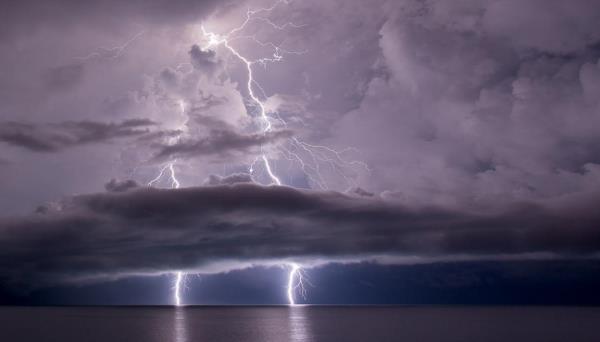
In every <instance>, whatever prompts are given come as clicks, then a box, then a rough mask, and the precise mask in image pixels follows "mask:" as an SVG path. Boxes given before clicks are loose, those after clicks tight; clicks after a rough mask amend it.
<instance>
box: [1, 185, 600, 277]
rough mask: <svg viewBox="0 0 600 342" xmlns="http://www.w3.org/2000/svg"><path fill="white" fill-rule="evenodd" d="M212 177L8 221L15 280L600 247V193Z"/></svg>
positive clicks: (7, 267)
mask: <svg viewBox="0 0 600 342" xmlns="http://www.w3.org/2000/svg"><path fill="white" fill-rule="evenodd" d="M238 178H240V177H238ZM240 179H242V181H243V182H247V181H248V179H246V178H245V177H241V178H240ZM212 183H213V184H232V183H233V185H214V186H202V187H190V188H185V189H156V188H147V187H139V186H136V185H135V183H132V182H123V183H117V182H114V181H113V182H111V183H109V184H108V185H107V189H108V190H110V191H109V192H105V193H97V194H89V195H80V196H76V197H71V198H67V199H64V200H62V201H60V202H55V203H53V204H50V205H48V206H45V207H40V208H39V209H38V210H37V213H36V214H33V215H28V216H23V217H15V218H10V219H9V218H6V219H3V220H2V221H0V256H1V258H0V260H2V261H1V262H0V274H1V275H2V277H3V278H4V279H5V280H6V281H9V282H11V283H12V282H20V281H25V282H30V283H33V284H41V283H44V282H47V281H57V280H65V279H75V278H86V277H94V276H99V275H111V274H113V275H114V274H143V273H159V272H163V271H168V270H173V269H183V270H203V268H204V269H208V268H210V267H211V266H212V269H213V270H214V265H218V264H220V265H229V266H222V267H221V269H218V270H220V271H224V270H227V268H228V267H229V268H232V267H236V266H233V265H238V266H237V267H239V265H247V264H248V263H251V262H263V263H278V262H285V261H286V260H304V261H306V262H311V260H312V262H319V261H320V262H322V261H327V260H361V259H363V260H364V259H369V258H373V257H376V256H378V257H382V256H387V257H389V258H392V257H401V256H409V257H410V256H415V255H416V256H419V257H422V258H428V257H429V258H437V259H440V258H442V259H451V258H452V257H457V256H463V257H464V256H470V257H472V258H474V259H476V258H481V257H488V258H494V257H499V256H507V255H527V254H532V253H546V254H550V255H556V256H563V257H565V256H567V257H593V256H595V255H597V253H598V252H600V232H598V230H597V227H598V225H599V224H600V216H599V215H598V213H597V210H595V209H594V208H593V206H590V205H587V204H589V203H592V201H594V200H597V199H599V198H600V195H599V194H597V193H596V194H590V195H589V196H587V197H586V198H574V199H570V200H568V201H567V200H565V201H563V202H560V203H548V204H539V203H538V204H536V203H522V204H519V205H514V206H511V207H509V208H505V209H503V210H501V211H498V212H496V213H490V214H486V215H481V214H473V213H468V212H460V211H452V210H446V209H441V208H436V207H429V208H426V209H419V210H415V209H410V208H406V207H404V206H402V205H400V204H397V203H390V202H388V201H384V200H381V199H379V198H372V197H365V196H358V195H349V194H342V193H337V192H319V191H306V190H297V189H293V188H289V187H264V186H260V185H256V184H252V183H239V184H237V183H235V182H229V181H223V182H215V181H213V182H212ZM382 260H384V259H382ZM390 260H391V259H390ZM15 265H19V267H14V266H15Z"/></svg>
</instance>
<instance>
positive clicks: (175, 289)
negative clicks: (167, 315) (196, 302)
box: [173, 272, 184, 306]
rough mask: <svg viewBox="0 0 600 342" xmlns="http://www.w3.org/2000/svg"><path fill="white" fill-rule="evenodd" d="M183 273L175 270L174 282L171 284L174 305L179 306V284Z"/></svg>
mask: <svg viewBox="0 0 600 342" xmlns="http://www.w3.org/2000/svg"><path fill="white" fill-rule="evenodd" d="M183 278H184V274H183V273H182V272H175V284H174V285H173V301H174V302H175V306H181V285H182V282H183Z"/></svg>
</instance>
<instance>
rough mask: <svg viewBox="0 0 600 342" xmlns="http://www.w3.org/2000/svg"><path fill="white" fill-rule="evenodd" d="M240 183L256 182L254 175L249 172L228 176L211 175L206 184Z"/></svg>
mask: <svg viewBox="0 0 600 342" xmlns="http://www.w3.org/2000/svg"><path fill="white" fill-rule="evenodd" d="M239 183H254V181H253V180H252V175H250V174H248V173H234V174H231V175H228V176H219V175H210V176H208V178H207V179H206V181H204V185H211V186H215V185H234V184H239Z"/></svg>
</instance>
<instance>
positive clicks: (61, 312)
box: [0, 306, 600, 342]
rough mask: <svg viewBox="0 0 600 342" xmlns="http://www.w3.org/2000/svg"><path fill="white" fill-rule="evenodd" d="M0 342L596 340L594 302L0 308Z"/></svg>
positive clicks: (598, 312)
mask: <svg viewBox="0 0 600 342" xmlns="http://www.w3.org/2000/svg"><path fill="white" fill-rule="evenodd" d="M0 341H3V342H20V341H34V342H52V341H60V342H71V341H73V342H75V341H77V342H86V341H87V342H94V341H99V342H100V341H102V342H108V341H111V342H112V341H115V342H117V341H124V342H137V341H140V342H142V341H143V342H155V341H156V342H158V341H160V342H168V341H172V342H200V341H209V342H221V341H243V342H253V341H261V342H270V341H277V342H280V341H340V342H342V341H376V342H379V341H407V342H412V341H415V342H417V341H418V342H428V341H432V342H433V341H435V342H439V341H465V342H466V341H487V342H493V341H527V342H534V341H540V342H542V341H543V342H551V341H561V342H562V341H568V342H573V341H590V342H591V341H594V342H596V341H600V308H575V307H573V308H565V307H368V306H367V307H331V306H299V307H285V306H281V307H277V306H271V307H267V306H265V307H261V306H257V307H250V306H248V307H180V308H171V307H0Z"/></svg>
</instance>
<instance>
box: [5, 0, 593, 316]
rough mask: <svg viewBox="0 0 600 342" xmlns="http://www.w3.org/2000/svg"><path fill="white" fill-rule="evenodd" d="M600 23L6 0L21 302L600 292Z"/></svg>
mask: <svg viewBox="0 0 600 342" xmlns="http://www.w3.org/2000/svg"><path fill="white" fill-rule="evenodd" d="M598 23H600V2H598V1H594V0H573V1H563V0H456V1H446V0H374V1H364V0H325V1H324V0H294V1H292V0H280V1H277V0H268V1H262V0H259V1H241V0H239V1H238V0H233V1H217V0H174V1H166V0H133V1H118V0H97V1H76V0H53V1H33V0H20V1H16V0H15V1H13V0H5V1H2V4H0V43H1V44H0V65H1V67H0V304H27V305H50V304H52V305H54V304H58V305H65V304H69V305H87V304H90V305H119V304H140V305H155V304H157V305H158V304H165V305H171V304H173V303H174V295H175V283H176V279H177V273H178V272H180V274H181V275H182V277H183V281H182V282H181V284H180V285H181V286H180V287H181V290H180V291H179V294H180V296H181V298H182V303H183V304H188V305H189V304H211V305H221V304H287V303H288V302H289V298H288V296H287V292H286V291H287V290H288V287H289V286H290V285H289V284H292V292H293V296H294V300H295V302H296V303H311V304H442V305H446V304H465V305H472V304H490V305H491V304H493V305H496V304H541V305H553V304H578V305H594V304H595V305H600V294H598V293H597V289H598V286H599V285H600V211H599V210H598V204H599V203H600V24H598ZM293 265H297V266H298V267H300V271H299V272H298V273H296V274H295V275H294V274H293V273H290V272H291V271H292V270H293ZM290 274H291V275H292V279H291V280H290V279H289V277H290ZM300 283H302V284H304V285H305V286H304V287H305V290H306V295H305V296H304V297H303V296H302V290H301V288H300V286H299V285H301V284H300Z"/></svg>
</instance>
